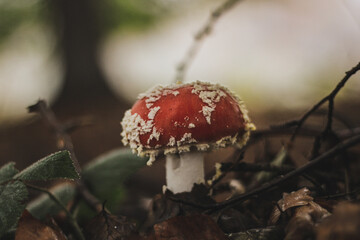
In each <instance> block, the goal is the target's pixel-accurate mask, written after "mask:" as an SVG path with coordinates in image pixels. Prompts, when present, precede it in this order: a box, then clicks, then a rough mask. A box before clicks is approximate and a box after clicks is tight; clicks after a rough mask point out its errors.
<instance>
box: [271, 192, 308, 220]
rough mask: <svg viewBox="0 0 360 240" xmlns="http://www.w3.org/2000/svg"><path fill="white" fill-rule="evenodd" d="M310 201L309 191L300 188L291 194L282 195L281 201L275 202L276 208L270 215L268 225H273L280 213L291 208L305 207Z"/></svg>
mask: <svg viewBox="0 0 360 240" xmlns="http://www.w3.org/2000/svg"><path fill="white" fill-rule="evenodd" d="M312 200H313V198H312V197H311V196H310V190H309V189H307V188H302V189H300V190H298V191H295V192H291V193H283V197H282V199H280V200H279V201H278V202H277V206H275V207H274V209H273V211H272V213H271V215H270V220H269V224H275V223H276V222H277V221H278V220H279V218H280V215H281V213H282V212H285V211H286V210H288V209H290V208H293V207H298V206H304V205H307V204H309V202H311V201H312Z"/></svg>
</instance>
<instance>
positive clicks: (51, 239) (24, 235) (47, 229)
mask: <svg viewBox="0 0 360 240" xmlns="http://www.w3.org/2000/svg"><path fill="white" fill-rule="evenodd" d="M34 239H36V240H66V237H65V235H64V234H63V232H62V231H61V230H60V228H59V227H58V226H57V225H56V223H55V222H54V221H53V222H51V223H48V224H45V223H43V222H41V221H39V220H37V219H36V218H34V217H33V216H31V214H30V213H29V212H28V211H27V210H25V211H24V212H23V214H22V216H21V218H20V220H19V225H18V228H17V229H16V233H15V240H34Z"/></svg>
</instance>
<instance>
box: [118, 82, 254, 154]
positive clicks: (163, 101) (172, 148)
mask: <svg viewBox="0 0 360 240" xmlns="http://www.w3.org/2000/svg"><path fill="white" fill-rule="evenodd" d="M121 125H122V127H123V132H122V133H121V135H122V137H123V143H124V145H127V144H129V145H130V147H131V148H132V149H133V150H135V152H137V153H138V154H139V155H148V156H150V157H152V160H154V157H155V156H156V155H158V154H159V153H161V152H164V154H169V153H177V152H188V151H190V148H191V147H192V146H194V147H196V148H197V150H199V151H206V150H208V149H210V148H213V147H215V148H218V147H226V146H228V145H230V144H235V143H239V144H240V145H244V144H245V143H246V141H247V140H248V138H249V134H250V130H252V129H254V125H253V124H252V123H251V122H250V119H249V117H248V115H247V110H246V108H245V106H244V104H243V102H242V101H241V100H240V99H239V98H238V97H237V96H235V95H234V94H233V93H232V92H230V91H229V90H228V89H227V88H225V87H223V86H220V85H218V84H216V85H214V84H210V83H204V82H199V81H198V82H194V83H189V84H182V85H179V84H176V85H172V86H168V87H162V86H159V87H156V88H154V89H151V90H149V91H148V92H147V93H145V94H142V95H140V96H139V100H138V101H137V102H136V103H135V104H134V106H133V107H132V109H130V110H128V111H127V112H126V113H125V116H124V118H123V120H122V122H121Z"/></svg>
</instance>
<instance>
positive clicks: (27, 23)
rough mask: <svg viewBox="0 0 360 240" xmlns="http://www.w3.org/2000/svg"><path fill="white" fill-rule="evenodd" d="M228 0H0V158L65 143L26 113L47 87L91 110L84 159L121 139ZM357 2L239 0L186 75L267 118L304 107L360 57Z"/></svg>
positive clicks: (84, 111) (82, 133)
mask: <svg viewBox="0 0 360 240" xmlns="http://www.w3.org/2000/svg"><path fill="white" fill-rule="evenodd" d="M220 3H222V1H220V0H212V1H206V0H197V1H189V0H187V1H176V0H172V1H164V0H103V1H95V0H77V1H72V0H1V1H0V165H1V164H3V163H5V162H8V161H15V162H17V166H18V168H20V169H21V168H23V167H24V166H27V165H29V163H31V162H33V161H35V160H36V159H39V158H41V157H42V156H45V155H47V154H48V153H50V152H53V151H55V150H56V146H55V141H54V136H53V134H52V133H51V132H49V131H48V129H46V128H45V127H44V125H43V123H42V122H41V121H39V120H38V119H36V118H34V116H31V115H30V114H27V113H26V107H27V106H28V105H31V104H34V103H35V102H36V101H37V99H39V98H42V99H45V100H47V101H48V102H49V103H51V104H52V107H53V109H54V111H55V112H56V114H57V115H58V117H59V119H61V120H63V121H66V120H76V119H79V118H82V117H84V116H85V117H88V116H90V117H91V122H92V123H93V124H92V125H91V126H87V127H84V128H80V129H78V130H77V131H75V132H74V133H73V134H72V136H73V140H74V144H75V150H76V152H77V155H78V158H79V159H80V161H81V163H82V164H84V163H85V162H88V161H89V160H91V159H93V158H94V157H96V156H98V155H99V154H101V153H103V152H105V151H107V150H110V149H113V148H117V147H120V146H121V141H120V136H119V133H120V131H121V129H120V124H119V122H120V120H121V119H122V116H123V113H124V111H125V109H127V108H128V107H129V106H130V105H131V103H132V102H133V101H134V99H135V98H136V96H137V95H138V93H140V92H143V91H145V90H146V89H147V88H149V87H151V86H153V85H155V84H158V83H163V84H168V83H171V82H172V81H173V78H174V76H175V67H176V64H178V63H179V61H180V60H181V58H182V56H183V55H184V54H185V52H186V50H187V48H188V47H189V45H190V44H191V42H192V41H193V35H194V33H196V31H197V30H198V29H199V28H200V26H202V24H203V23H204V22H205V21H206V19H207V18H208V16H209V14H210V12H211V10H212V9H214V8H215V7H216V6H217V5H219V4H220ZM359 13H360V3H359V1H357V0H342V1H338V0H314V1H297V0H286V1H284V0H274V1H266V0H257V1H243V2H242V1H241V3H240V4H239V5H237V6H236V7H235V8H234V9H232V10H231V11H230V12H229V13H227V14H226V15H225V16H224V17H223V18H221V19H220V21H219V22H218V24H217V25H216V27H215V29H214V31H213V33H212V35H211V36H210V37H208V38H207V39H206V41H205V43H204V46H203V47H202V48H201V49H200V51H199V54H198V56H197V57H196V58H195V60H194V62H193V65H192V66H191V68H190V70H189V73H188V75H187V79H186V80H187V81H194V80H202V81H213V82H220V83H223V84H226V85H228V86H229V87H230V88H231V89H233V90H234V91H235V92H237V93H238V94H239V95H241V96H242V97H243V98H244V100H245V101H246V102H247V105H248V108H249V110H250V112H251V117H252V118H253V120H254V122H255V123H256V124H257V126H258V127H260V128H261V127H262V126H268V125H269V124H271V123H278V121H280V120H284V119H286V118H291V117H294V116H295V115H298V114H299V112H301V111H302V110H303V109H304V108H307V107H308V106H310V105H311V104H312V103H313V102H315V101H316V100H318V99H320V98H321V97H322V96H323V95H325V94H327V93H328V91H329V90H330V89H332V88H333V86H334V85H335V84H336V83H337V82H338V81H339V79H341V78H342V76H343V74H344V72H345V71H346V70H348V69H350V68H351V67H352V66H354V65H355V63H356V62H358V61H359V56H360V45H359V44H358V43H359V42H360V14H359ZM356 79H358V80H359V76H355V77H354V80H352V81H351V82H349V85H347V88H346V89H344V91H342V92H341V94H342V95H341V96H340V97H341V98H340V101H337V104H340V102H341V103H342V105H341V107H338V105H337V106H336V107H335V110H336V111H338V112H339V113H340V114H342V113H349V112H352V115H354V116H353V117H354V118H353V119H352V121H359V119H360V114H356V113H354V111H353V109H356V108H358V107H359V98H358V91H359V89H360V81H356ZM86 119H88V118H86ZM155 165H156V164H155ZM155 167H156V166H155ZM153 171H154V170H153ZM159 171H163V170H162V167H159ZM160 175H161V176H163V174H160ZM152 181H158V183H160V182H161V179H160V180H152ZM142 184H143V185H144V186H145V187H144V189H151V188H153V187H152V186H151V181H143V182H142ZM146 184H148V185H146ZM146 186H147V187H146Z"/></svg>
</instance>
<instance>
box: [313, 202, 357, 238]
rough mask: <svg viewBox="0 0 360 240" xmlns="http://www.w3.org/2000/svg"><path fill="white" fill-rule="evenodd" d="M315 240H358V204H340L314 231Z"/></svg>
mask: <svg viewBox="0 0 360 240" xmlns="http://www.w3.org/2000/svg"><path fill="white" fill-rule="evenodd" d="M316 236H317V240H327V239H336V240H354V239H360V204H356V203H350V202H342V203H339V204H338V205H336V206H335V208H334V213H333V215H332V216H330V217H328V218H327V219H325V220H324V221H323V222H322V223H320V224H319V226H318V228H317V229H316Z"/></svg>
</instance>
